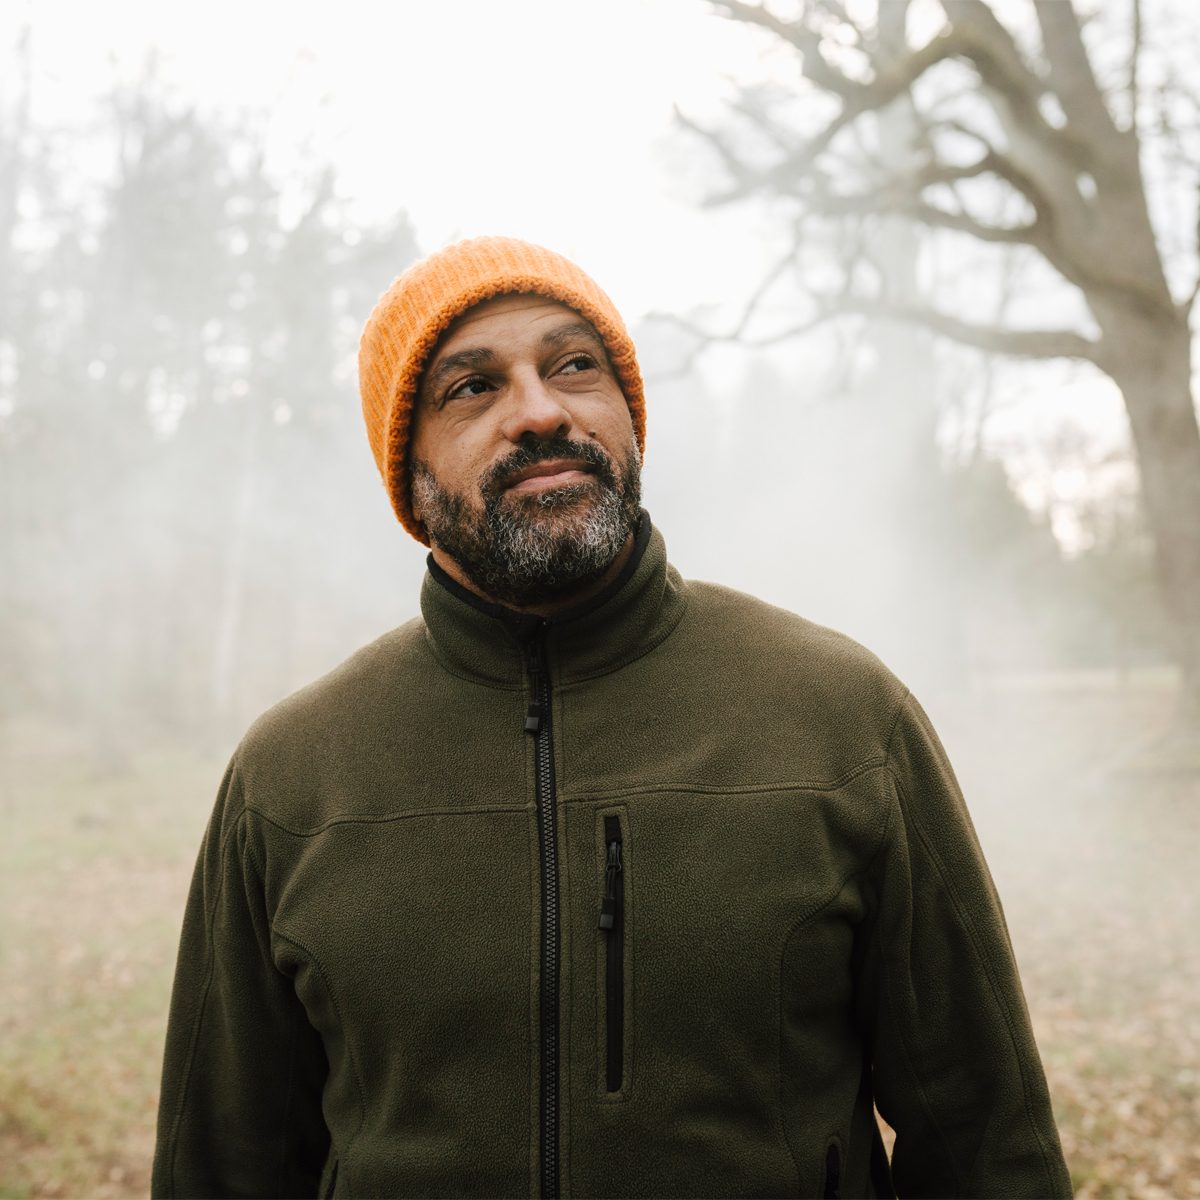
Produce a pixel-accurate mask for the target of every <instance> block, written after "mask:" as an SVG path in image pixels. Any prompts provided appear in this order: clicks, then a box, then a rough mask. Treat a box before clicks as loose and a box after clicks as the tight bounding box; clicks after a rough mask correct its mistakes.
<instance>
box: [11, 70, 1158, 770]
mask: <svg viewBox="0 0 1200 1200" xmlns="http://www.w3.org/2000/svg"><path fill="white" fill-rule="evenodd" d="M20 65H21V64H20V58H19V55H18V61H17V67H18V70H17V72H16V74H15V76H10V78H14V77H15V78H18V79H19V78H20ZM401 199H402V198H401ZM417 254H418V248H417V246H416V244H415V241H414V236H413V231H412V229H411V227H410V225H409V223H408V222H407V220H406V219H405V218H404V217H403V216H402V215H399V216H397V218H396V219H395V220H394V221H393V222H391V223H390V224H386V225H384V226H382V227H364V225H363V224H362V223H361V222H356V221H355V220H354V218H353V214H352V209H351V207H350V205H349V204H348V202H347V200H346V199H345V197H343V196H342V195H340V194H339V191H338V187H337V181H336V178H335V175H334V172H333V170H332V168H331V167H330V166H329V165H328V164H325V163H320V162H313V163H310V164H309V167H308V168H307V169H306V170H304V171H299V172H298V171H296V170H294V169H293V170H290V171H289V172H288V174H287V176H286V178H285V177H281V175H280V174H279V173H278V172H276V171H273V170H272V168H271V164H270V161H269V158H268V155H267V151H266V137H265V133H264V126H263V122H262V121H260V120H256V119H254V118H251V117H249V116H246V117H243V118H240V119H237V120H233V119H228V118H220V117H216V116H211V115H203V114H201V113H200V112H198V111H197V110H196V109H194V108H192V107H189V106H187V105H183V104H179V103H177V102H173V101H172V100H171V99H170V98H169V97H168V96H166V95H165V94H164V92H163V90H162V89H161V88H158V87H156V86H155V85H154V84H153V80H151V81H149V83H148V84H147V85H145V86H142V87H140V88H138V89H136V90H132V89H130V90H124V89H118V90H115V91H114V92H113V93H112V95H111V96H109V97H108V99H107V101H106V102H105V104H104V105H103V106H102V107H100V108H98V109H97V110H96V112H95V114H94V119H93V120H92V122H91V123H90V124H89V125H88V126H87V127H86V128H46V127H44V126H42V125H40V124H39V123H37V122H35V121H34V120H33V118H32V116H31V105H30V97H29V91H28V87H27V86H26V87H25V88H24V89H22V88H21V87H17V88H15V90H13V91H12V93H11V95H10V99H9V102H8V103H7V104H6V106H5V108H4V110H3V112H2V113H0V479H2V480H3V483H2V485H0V487H2V495H3V508H2V513H0V522H2V525H0V678H2V679H3V681H4V685H3V689H2V690H0V719H5V720H11V719H23V718H30V717H32V718H33V719H43V718H44V719H46V720H49V721H52V722H55V723H58V724H65V725H67V726H69V727H72V728H73V729H74V731H75V734H76V736H77V738H78V739H79V741H80V742H81V743H83V744H90V745H91V747H92V749H93V751H94V752H95V753H96V754H97V755H99V756H101V757H102V758H108V759H111V760H113V761H114V762H118V761H120V759H121V758H122V756H123V755H124V754H126V753H127V752H128V751H129V750H130V749H131V748H132V746H133V745H135V744H144V742H145V741H146V740H147V739H148V738H149V739H171V740H180V741H184V742H190V743H194V744H198V745H200V746H201V747H203V748H206V749H214V748H221V749H227V748H228V746H229V745H230V744H231V743H230V739H231V738H232V737H234V736H236V734H237V732H238V731H239V730H240V728H242V727H243V726H244V724H245V723H246V721H247V720H249V719H250V718H251V717H253V715H254V714H255V713H256V712H257V711H258V710H259V709H261V708H262V707H263V706H264V705H265V704H266V703H269V702H270V701H271V700H272V699H275V698H278V697H279V696H281V695H283V694H285V693H286V692H288V691H290V690H292V689H293V688H295V687H297V686H299V685H300V684H301V683H303V682H304V681H306V680H307V679H310V678H312V677H313V676H314V675H316V674H318V673H319V672H320V671H322V670H325V669H327V668H328V667H329V666H331V665H332V664H333V663H334V662H336V661H337V660H338V659H339V658H340V657H342V656H343V655H344V654H345V653H347V652H349V650H351V649H352V648H353V647H354V646H355V645H357V644H360V643H362V642H363V641H366V640H368V639H369V638H370V637H372V636H374V635H375V634H377V633H379V632H382V631H383V630H385V629H386V628H389V627H390V626H392V625H394V624H396V623H398V622H399V621H400V620H402V619H404V618H406V617H407V616H408V615H410V613H412V612H413V611H415V606H416V590H417V582H418V579H419V575H420V572H421V571H422V570H423V559H422V557H421V556H420V555H419V554H415V553H413V552H412V547H411V546H410V545H409V544H408V543H407V539H406V538H405V537H404V536H403V535H402V534H401V533H400V531H399V530H398V529H397V528H396V527H395V525H394V523H393V521H392V518H391V515H390V512H389V510H388V507H387V504H386V501H385V498H384V495H383V493H382V489H381V488H380V487H379V484H378V479H377V476H376V474H375V469H374V465H373V463H372V462H371V460H370V455H369V452H368V450H367V447H366V441H365V437H364V434H363V431H362V426H361V420H360V417H359V413H358V406H357V391H356V384H355V375H354V371H355V362H354V354H355V349H356V345H357V338H358V333H359V330H360V328H361V325H362V321H363V320H364V318H365V316H366V314H367V313H368V312H369V310H370V308H371V306H372V304H373V303H374V301H375V299H376V297H377V296H378V294H379V293H380V292H381V291H382V290H383V288H385V287H386V286H387V284H388V283H389V282H390V280H391V279H392V278H393V277H394V275H395V274H397V273H398V272H399V271H400V270H402V269H403V267H404V266H405V265H407V263H409V262H410V261H412V260H413V258H414V257H416V256H417ZM635 337H636V338H638V340H639V342H640V343H641V345H642V353H643V359H644V364H643V365H644V368H645V370H646V373H647V376H648V379H649V385H650V392H651V401H652V403H651V410H652V412H651V434H650V442H649V448H648V457H647V489H646V492H647V505H648V507H650V508H651V511H652V512H653V513H654V515H655V518H656V520H657V521H658V522H659V524H660V525H662V526H663V527H664V528H665V530H666V532H667V536H668V545H669V547H670V548H671V551H672V556H673V558H674V559H675V561H676V562H677V563H678V564H679V565H680V567H681V568H682V569H684V571H685V573H687V574H698V575H706V576H708V577H710V578H711V577H716V578H721V579H722V580H724V581H726V582H729V583H731V584H733V585H734V586H739V587H744V588H746V589H747V590H751V591H757V592H759V593H760V594H764V595H767V596H768V598H770V599H773V600H776V601H777V602H780V603H786V604H789V605H790V606H792V607H795V608H797V609H798V610H799V611H801V612H806V613H807V615H810V616H813V617H815V618H816V619H820V620H825V621H828V622H830V623H833V624H837V625H840V626H841V627H843V628H847V629H848V630H849V631H850V632H851V633H854V634H855V635H857V636H859V637H861V638H863V640H866V641H868V642H869V643H870V644H872V645H873V646H874V647H875V648H877V649H879V650H880V652H881V653H883V654H884V657H885V658H887V659H888V661H889V662H892V663H893V664H894V665H895V666H896V667H897V669H898V670H900V671H901V673H902V674H905V675H907V676H908V677H910V678H914V677H915V681H916V682H918V683H919V682H925V681H926V680H934V679H936V680H937V681H939V682H950V683H955V684H963V683H966V682H969V681H970V679H971V678H972V676H973V675H976V674H978V673H979V672H980V671H990V670H996V669H999V668H1004V669H1009V670H1012V669H1017V670H1022V669H1025V670H1034V669H1046V668H1063V667H1068V668H1076V667H1120V668H1126V667H1130V666H1136V665H1139V664H1146V663H1158V662H1161V661H1163V660H1164V651H1163V646H1164V644H1165V643H1164V629H1163V621H1162V615H1161V610H1160V607H1159V603H1158V600H1157V596H1156V592H1155V590H1154V586H1153V576H1152V571H1153V568H1152V562H1151V546H1150V544H1149V540H1148V538H1147V535H1146V532H1145V523H1144V520H1143V518H1142V515H1141V512H1140V507H1139V504H1138V500H1137V497H1136V496H1134V495H1130V494H1128V493H1120V492H1114V493H1112V494H1110V495H1109V496H1107V497H1106V498H1105V499H1104V500H1103V501H1102V502H1100V503H1098V504H1097V505H1096V506H1095V508H1094V511H1088V512H1085V513H1082V514H1080V519H1081V520H1082V521H1083V523H1084V524H1085V525H1086V526H1088V529H1087V534H1088V536H1087V538H1086V539H1085V542H1086V545H1085V548H1084V549H1083V551H1082V553H1079V554H1077V555H1075V556H1073V557H1072V558H1070V559H1068V558H1066V557H1064V556H1063V554H1062V553H1061V551H1060V549H1059V546H1058V544H1057V542H1056V541H1055V539H1054V537H1053V535H1052V533H1051V531H1050V529H1049V526H1048V525H1047V523H1046V522H1045V520H1044V519H1042V518H1039V517H1035V516H1034V515H1032V514H1031V513H1030V512H1029V511H1028V510H1027V509H1026V508H1025V507H1024V506H1023V505H1022V504H1021V503H1020V502H1019V501H1018V500H1017V498H1016V496H1015V495H1014V492H1013V490H1012V488H1011V486H1010V483H1009V479H1008V475H1007V473H1006V470H1005V467H1004V466H1003V465H1002V463H1001V462H999V461H998V460H997V459H996V458H994V457H990V456H989V455H988V454H987V453H984V452H983V451H982V450H980V449H979V448H978V447H976V448H975V450H974V451H973V452H972V453H970V454H969V455H966V456H954V455H950V456H947V455H946V454H945V453H944V452H942V451H939V449H938V444H937V441H936V440H935V439H936V432H937V423H938V413H937V412H936V411H932V410H931V411H929V412H927V413H924V414H923V415H921V416H920V418H919V419H918V420H917V421H916V422H915V423H914V422H913V421H906V422H902V423H901V424H902V425H903V428H904V435H903V436H904V437H905V438H906V439H907V444H908V451H907V452H906V453H905V454H903V455H897V454H896V452H895V450H896V438H897V437H898V436H899V435H898V433H897V428H898V427H897V425H896V422H895V419H894V414H893V418H889V416H888V406H889V405H891V406H892V407H893V409H894V407H895V406H896V404H897V403H898V400H897V399H896V397H895V395H894V394H893V391H892V390H891V389H890V388H889V387H888V386H887V380H886V378H885V376H886V371H887V368H886V365H885V366H884V367H882V368H880V371H881V372H882V373H883V374H882V375H880V374H877V375H876V376H872V374H871V372H870V371H867V372H865V373H862V372H860V373H858V374H857V375H856V376H854V377H852V378H849V379H846V380H844V381H843V383H844V386H842V387H840V388H839V389H838V394H837V396H836V397H834V398H832V399H831V398H830V397H829V396H826V397H824V398H820V397H818V398H817V399H816V400H814V399H813V397H812V396H811V395H807V394H806V388H807V387H808V385H807V384H806V368H805V364H804V359H803V355H800V356H798V358H797V364H796V371H795V374H794V375H789V374H788V373H787V372H786V371H784V372H783V373H780V370H779V369H777V368H767V367H765V366H759V367H757V368H755V369H753V370H751V371H750V372H749V373H748V374H747V375H746V376H745V378H744V381H743V385H742V388H741V389H740V392H739V394H736V395H717V394H715V393H714V391H713V389H711V388H706V387H705V386H704V384H703V371H700V372H699V373H692V374H690V375H688V376H687V377H685V378H683V379H680V378H671V377H670V371H669V365H670V360H671V354H670V353H669V347H666V348H664V347H663V346H661V345H660V344H659V341H658V340H656V333H655V330H654V329H653V328H651V327H650V326H644V327H643V328H642V329H641V330H636V329H635ZM810 390H811V389H810ZM729 413H733V414H734V416H733V419H725V417H722V414H726V415H728V414H729ZM715 427H719V437H716V442H717V444H718V453H717V454H716V455H714V454H713V450H712V447H713V444H714V436H715V435H714V433H713V429H714V428H715ZM914 429H915V431H916V434H915V438H914V432H913V431H914ZM772 456H774V457H772ZM885 463H890V464H891V465H890V466H888V467H884V466H883V464H885ZM834 492H836V495H835V494H834ZM889 554H890V560H889Z"/></svg>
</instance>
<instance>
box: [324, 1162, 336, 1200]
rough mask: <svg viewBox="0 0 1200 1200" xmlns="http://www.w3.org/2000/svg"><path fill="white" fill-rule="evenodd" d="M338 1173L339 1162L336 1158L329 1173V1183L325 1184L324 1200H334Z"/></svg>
mask: <svg viewBox="0 0 1200 1200" xmlns="http://www.w3.org/2000/svg"><path fill="white" fill-rule="evenodd" d="M337 1173H338V1160H337V1159H336V1158H335V1159H334V1160H333V1168H332V1169H331V1170H330V1172H329V1182H328V1183H326V1184H325V1187H324V1189H323V1190H322V1192H321V1195H322V1196H323V1197H324V1200H333V1193H334V1192H335V1191H336V1190H337Z"/></svg>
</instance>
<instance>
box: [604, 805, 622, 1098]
mask: <svg viewBox="0 0 1200 1200" xmlns="http://www.w3.org/2000/svg"><path fill="white" fill-rule="evenodd" d="M604 847H605V860H604V894H603V897H602V898H601V901H600V928H601V929H602V930H603V931H604V935H605V942H606V945H605V954H604V962H605V966H604V1054H605V1080H606V1085H605V1086H606V1088H607V1090H608V1091H609V1092H619V1091H620V1090H621V1083H622V1080H623V1078H624V1075H625V867H624V863H623V861H622V838H621V818H620V817H618V816H606V817H605V818H604Z"/></svg>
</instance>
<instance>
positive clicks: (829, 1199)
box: [821, 1138, 842, 1200]
mask: <svg viewBox="0 0 1200 1200" xmlns="http://www.w3.org/2000/svg"><path fill="white" fill-rule="evenodd" d="M841 1194H842V1152H841V1148H840V1147H839V1146H838V1142H837V1138H834V1139H833V1141H831V1142H830V1143H829V1146H828V1148H827V1149H826V1151H825V1186H824V1187H823V1188H822V1189H821V1195H822V1196H823V1197H825V1200H840V1197H841Z"/></svg>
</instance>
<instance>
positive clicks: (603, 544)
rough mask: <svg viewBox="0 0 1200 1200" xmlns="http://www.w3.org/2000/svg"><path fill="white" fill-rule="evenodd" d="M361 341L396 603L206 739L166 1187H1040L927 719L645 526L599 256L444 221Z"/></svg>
mask: <svg viewBox="0 0 1200 1200" xmlns="http://www.w3.org/2000/svg"><path fill="white" fill-rule="evenodd" d="M359 366H360V383H361V391H362V398H363V409H364V413H365V416H366V422H367V429H368V433H369V436H370V441H371V445H372V448H373V450H374V453H375V458H376V461H377V463H378V466H379V469H380V472H381V475H382V478H383V481H384V484H385V485H386V488H387V492H388V494H389V497H390V499H391V503H392V505H393V507H394V510H395V512H396V515H397V517H398V518H399V520H400V522H401V524H402V525H403V526H404V527H405V528H406V529H407V530H408V531H409V532H410V533H411V534H413V536H415V537H416V538H417V539H418V540H419V541H421V542H422V543H424V544H426V545H429V546H430V547H431V553H430V555H429V558H428V567H429V570H428V574H427V575H426V578H425V581H424V583H423V586H422V590H421V616H420V617H418V618H416V619H415V620H413V621H410V622H409V623H408V624H406V625H402V626H401V627H400V628H399V629H397V630H395V631H394V632H392V633H390V634H387V635H385V636H384V637H383V638H381V639H380V640H379V641H377V642H375V643H374V644H373V645H371V646H368V647H367V648H366V649H364V650H362V651H360V652H359V653H358V654H356V655H354V656H353V657H352V658H351V659H349V660H348V661H347V662H346V663H345V664H343V665H342V666H341V667H339V668H338V669H337V670H335V671H334V672H333V673H332V674H330V675H328V676H327V677H325V678H324V679H322V680H320V681H319V682H317V683H315V684H313V685H312V686H310V687H308V688H306V689H304V690H303V691H301V692H299V693H297V694H296V695H295V696H292V697H291V698H290V699H288V700H285V701H284V702H283V703H282V704H280V705H278V706H277V707H275V708H274V709H272V710H271V711H269V712H268V713H267V714H266V715H265V716H263V717H262V718H260V719H259V720H258V721H257V722H256V723H255V724H254V725H253V726H252V728H251V729H250V731H249V732H248V733H247V735H246V737H245V738H244V739H243V741H242V743H241V745H240V746H239V747H238V749H237V751H236V753H235V755H234V757H233V761H232V762H231V764H230V766H229V769H228V771H227V773H226V776H225V780H224V782H223V784H222V788H221V792H220V795H219V797H218V801H217V805H216V810H215V812H214V814H213V817H212V820H211V822H210V825H209V828H208V832H207V835H206V837H205V841H204V844H203V847H202V849H201V853H200V859H199V863H198V865H197V869H196V875H195V881H194V885H193V889H192V892H191V895H190V898H189V900H188V904H187V909H186V912H185V916H184V927H183V938H182V944H181V947H180V954H179V964H178V969H177V975H176V982H175V990H174V995H173V999H172V1007H171V1016H170V1027H169V1031H168V1036H167V1047H166V1057H165V1066H164V1072H163V1088H162V1099H161V1108H160V1115H159V1140H158V1146H157V1151H156V1156H155V1167H154V1192H155V1194H156V1195H158V1196H304V1195H307V1196H316V1195H321V1196H434V1195H457V1196H465V1195H472V1196H543V1197H552V1196H559V1195H563V1196H643V1197H644V1196H839V1195H844V1196H871V1195H874V1196H880V1195H894V1194H897V1193H898V1194H899V1195H902V1196H1001V1195H1003V1196H1065V1195H1069V1193H1070V1184H1069V1179H1068V1176H1067V1172H1066V1168H1065V1166H1064V1163H1063V1158H1062V1153H1061V1150H1060V1147H1059V1141H1058V1137H1057V1133H1056V1130H1055V1126H1054V1121H1053V1117H1052V1114H1051V1108H1050V1102H1049V1098H1048V1095H1047V1089H1046V1084H1045V1079H1044V1076H1043V1072H1042V1068H1041V1064H1040V1062H1039V1060H1038V1054H1037V1049H1036V1047H1035V1044H1034V1040H1033V1036H1032V1033H1031V1031H1030V1024H1029V1018H1028V1015H1027V1012H1026V1008H1025V1003H1024V999H1023V997H1022V993H1021V987H1020V982H1019V979H1018V976H1017V971H1016V967H1015V965H1014V960H1013V954H1012V949H1011V946H1010V944H1009V939H1008V936H1007V932H1006V930H1005V926H1004V920H1003V916H1002V913H1001V908H1000V904H999V901H998V899H997V897H996V893H995V890H994V888H993V886H992V883H991V880H990V878H989V875H988V871H987V868H986V866H985V864H984V860H983V857H982V855H981V853H980V849H979V845H978V842H977V840H976V838H975V834H974V832H973V830H972V826H971V822H970V819H969V817H968V815H967V812H966V808H965V806H964V804H963V800H962V797H961V795H960V793H959V790H958V787H957V785H956V783H955V780H954V776H953V774H952V772H951V769H950V767H949V765H948V763H947V761H946V757H945V755H944V753H943V751H942V748H941V746H940V745H939V743H938V740H937V737H936V735H935V733H934V731H933V729H932V728H931V726H930V724H929V721H928V719H927V718H926V716H925V714H924V713H923V712H922V710H921V709H920V707H919V706H918V705H917V703H916V701H915V700H914V699H913V698H912V697H911V696H910V695H909V693H908V692H907V690H906V689H905V688H904V686H903V685H902V684H900V683H899V682H898V681H897V680H896V679H895V678H894V677H893V676H892V675H891V674H890V673H889V672H888V671H887V670H886V668H884V667H883V666H882V664H880V663H879V662H878V660H876V659H875V658H874V657H873V656H872V655H871V654H869V653H868V652H867V651H866V650H864V649H863V648H862V647H860V646H858V645H857V644H856V643H854V642H852V641H850V640H849V639H848V638H846V637H843V636H841V635H839V634H837V633H834V632H832V631H831V630H828V629H825V628H822V627H819V626H816V625H813V624H811V623H809V622H807V621H805V620H802V619H801V618H799V617H797V616H795V615H793V614H792V613H789V612H785V611H783V610H781V609H778V608H773V607H771V606H769V605H766V604H764V603H761V602H760V601H757V600H755V599H753V598H751V597H749V596H746V595H744V594H742V593H739V592H736V591H733V590H731V589H729V588H724V587H718V586H715V585H712V584H702V583H694V582H688V581H685V580H683V579H681V578H680V576H679V574H678V573H677V572H676V571H675V570H674V568H672V567H671V566H670V565H669V564H668V562H667V555H666V549H665V544H664V541H663V538H662V535H661V534H660V533H659V531H658V530H657V529H655V528H654V527H653V526H652V525H651V522H650V518H649V516H648V515H647V514H646V512H645V511H644V510H642V509H641V508H640V507H639V477H640V470H641V451H642V447H643V444H644V439H645V408H644V399H643V391H642V380H641V376H640V374H639V370H638V365H637V357H636V354H635V351H634V347H633V344H632V343H631V341H630V339H629V336H628V334H627V332H626V330H625V327H624V325H623V323H622V321H621V318H620V316H619V315H618V314H617V312H616V310H615V309H614V307H613V305H612V303H611V301H610V300H609V299H608V297H607V296H606V295H605V294H604V292H603V291H601V290H600V288H599V287H598V286H597V285H596V284H595V282H593V280H592V279H590V278H589V277H588V276H587V275H586V274H584V272H583V271H581V270H580V269H579V268H578V267H577V266H575V265H574V264H573V263H571V262H569V261H567V260H566V259H564V258H562V257H560V256H559V255H557V254H554V253H552V252H550V251H548V250H545V249H542V248H540V247H536V246H531V245H529V244H527V243H524V242H519V241H515V240H512V239H504V238H481V239H474V240H470V241H466V242H461V243H458V244H457V245H454V246H451V247H449V248H448V249H446V250H443V251H442V252H440V253H438V254H435V255H433V256H432V257H431V258H429V259H427V260H425V261H424V262H422V263H419V264H417V265H416V266H415V267H413V268H411V269H410V270H409V271H407V272H406V273H405V274H403V275H402V276H401V277H400V278H399V279H398V280H397V281H396V282H395V283H394V284H393V285H392V287H391V288H390V289H389V291H388V292H387V293H385V294H384V296H383V297H382V298H381V299H380V301H379V303H378V305H377V306H376V308H375V311H374V312H373V313H372V315H371V317H370V319H369V321H368V322H367V326H366V329H365V332H364V334H363V339H362V345H361V351H360V356H359ZM875 1106H878V1110H879V1112H880V1113H881V1114H882V1115H883V1117H884V1118H885V1119H886V1120H887V1122H888V1123H889V1124H890V1125H891V1127H892V1128H893V1129H894V1130H895V1133H896V1140H895V1145H894V1149H893V1153H892V1156H891V1160H890V1163H889V1159H888V1155H887V1153H886V1151H885V1150H884V1145H883V1142H882V1140H881V1137H880V1133H879V1126H878V1124H877V1121H876V1116H875V1111H874V1109H875Z"/></svg>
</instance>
